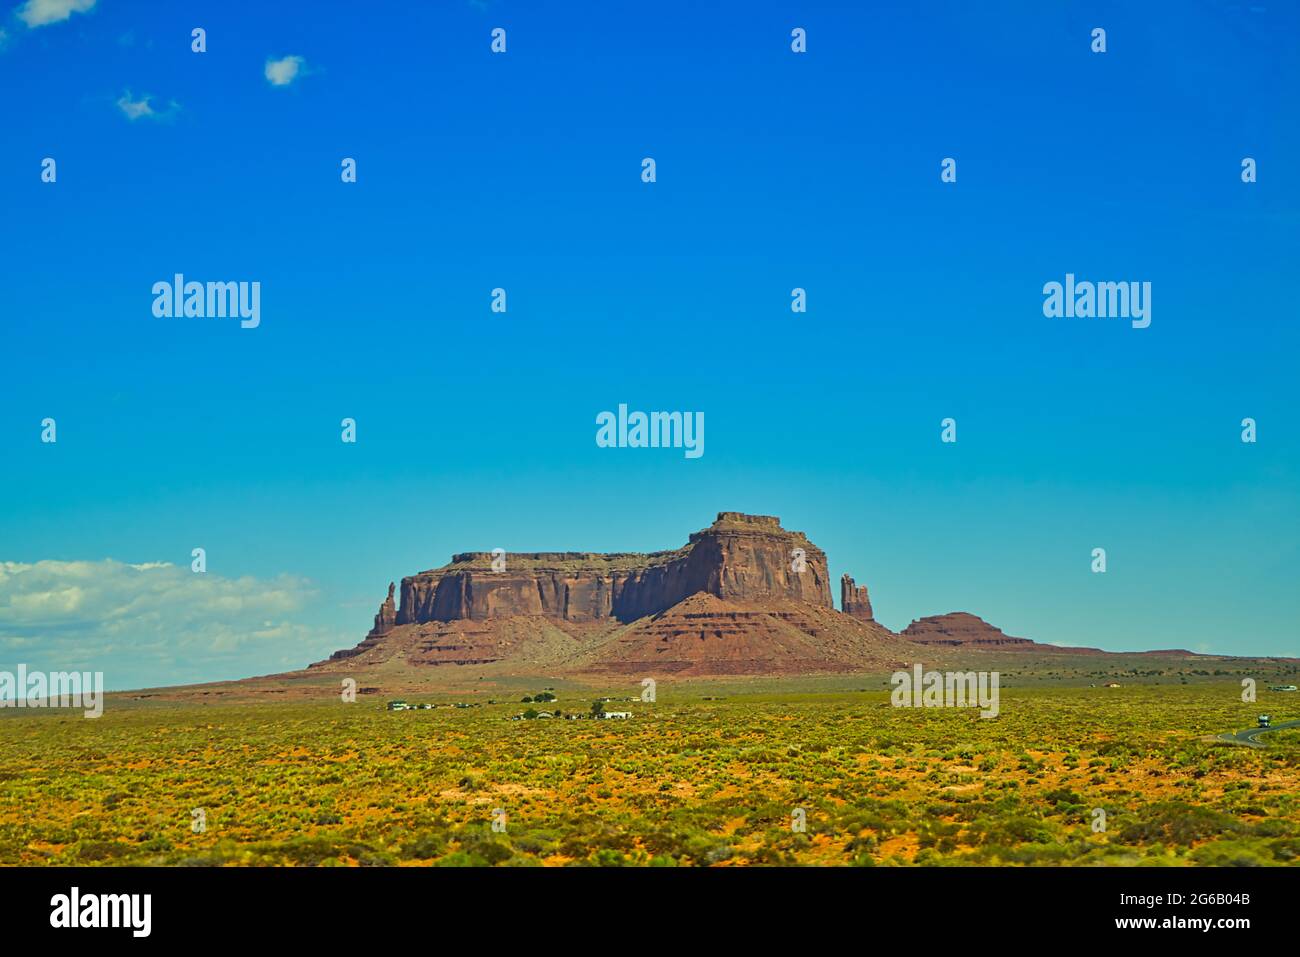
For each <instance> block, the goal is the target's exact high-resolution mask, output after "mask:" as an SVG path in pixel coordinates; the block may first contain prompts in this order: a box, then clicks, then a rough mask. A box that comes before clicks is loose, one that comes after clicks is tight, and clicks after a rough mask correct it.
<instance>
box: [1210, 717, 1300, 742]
mask: <svg viewBox="0 0 1300 957" xmlns="http://www.w3.org/2000/svg"><path fill="white" fill-rule="evenodd" d="M1283 728H1300V721H1284V722H1282V723H1281V724H1275V725H1273V726H1272V727H1270V728H1247V729H1246V730H1245V731H1229V732H1228V733H1226V734H1221V735H1219V740H1220V741H1231V742H1232V743H1233V744H1248V745H1250V746H1251V747H1252V748H1262V747H1264V742H1262V741H1256V740H1255V739H1256V738H1257V737H1259V736H1260V735H1261V734H1268V733H1269V732H1270V731H1281V730H1282V729H1283Z"/></svg>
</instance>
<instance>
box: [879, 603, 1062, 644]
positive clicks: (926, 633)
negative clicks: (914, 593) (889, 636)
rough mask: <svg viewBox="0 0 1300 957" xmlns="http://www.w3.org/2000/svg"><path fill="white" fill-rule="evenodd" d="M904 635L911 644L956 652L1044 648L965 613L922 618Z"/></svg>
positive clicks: (958, 612) (909, 627) (909, 626)
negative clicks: (981, 649) (972, 648)
mask: <svg viewBox="0 0 1300 957" xmlns="http://www.w3.org/2000/svg"><path fill="white" fill-rule="evenodd" d="M900 634H901V635H902V636H903V637H904V638H906V639H907V640H908V641H915V642H917V643H919V644H922V645H947V646H949V647H953V648H970V647H976V648H999V649H1011V648H1022V649H1028V648H1035V647H1041V646H1040V645H1038V643H1037V642H1034V641H1030V640H1029V639H1028V638H1013V637H1011V636H1010V635H1008V634H1006V633H1005V632H1004V631H1003V630H1002V629H1001V628H996V627H994V626H993V625H990V624H989V623H988V622H987V621H985V620H984V619H983V618H980V617H979V616H977V615H972V614H970V613H969V612H964V611H953V612H949V613H948V614H946V615H931V616H929V617H928V618H918V619H916V620H915V621H913V622H912V623H911V624H910V625H908V626H907V627H906V628H904V629H903V630H902V632H900Z"/></svg>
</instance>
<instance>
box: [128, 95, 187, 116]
mask: <svg viewBox="0 0 1300 957" xmlns="http://www.w3.org/2000/svg"><path fill="white" fill-rule="evenodd" d="M152 99H153V97H152V96H150V95H149V94H147V93H146V94H145V95H144V96H142V97H140V99H138V100H136V99H132V97H131V91H130V90H127V91H126V92H125V93H123V94H122V95H121V96H120V97H118V98H117V108H118V109H119V110H121V111H122V113H123V115H124V116H125V117H126V118H127V119H128V120H132V121H135V120H138V119H141V118H142V117H143V118H145V119H151V120H165V119H169V118H170V117H171V116H172V115H173V114H175V112H176V111H177V110H179V109H180V104H179V103H177V102H176V101H175V100H173V101H172V102H171V103H170V104H168V106H167V108H166V109H165V110H155V109H154V108H153V104H152V103H151V102H150V101H151V100H152Z"/></svg>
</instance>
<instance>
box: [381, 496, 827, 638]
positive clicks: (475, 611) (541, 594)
mask: <svg viewBox="0 0 1300 957" xmlns="http://www.w3.org/2000/svg"><path fill="white" fill-rule="evenodd" d="M697 592H705V593H707V594H710V595H714V596H716V597H718V598H722V599H728V600H733V599H734V600H743V601H761V600H765V599H788V600H793V601H801V602H805V603H808V604H813V605H819V606H822V607H825V608H830V607H832V603H831V593H830V584H829V579H828V574H827V568H826V555H825V553H824V552H822V550H821V549H819V548H817V547H816V546H815V545H813V544H812V543H811V542H810V541H808V539H807V537H806V536H805V535H804V534H803V533H802V532H791V531H787V530H785V529H783V528H782V527H781V523H780V520H779V519H777V518H775V517H773V516H769V515H745V514H742V513H740V512H720V513H718V518H717V520H716V521H715V522H714V523H713V524H712V525H711V526H709V527H708V528H706V529H704V530H703V531H700V532H696V533H695V534H693V535H691V536H690V541H689V543H688V544H687V545H686V546H684V547H683V548H680V549H676V550H675V551H667V552H652V553H649V554H638V553H613V554H596V553H587V552H521V553H505V554H503V555H499V556H493V555H492V554H491V553H490V552H466V553H463V554H459V555H454V556H452V560H451V564H449V565H446V566H444V567H442V568H438V569H434V570H431V571H427V572H421V573H420V574H418V575H412V576H410V577H408V578H404V579H402V588H401V604H400V606H399V607H398V610H397V614H396V619H395V622H396V624H398V625H404V624H413V623H418V622H432V621H443V622H446V621H457V620H467V619H468V620H475V621H482V620H487V619H493V618H509V617H514V616H518V615H539V616H544V617H547V618H555V619H558V620H563V621H572V622H596V621H601V620H603V619H609V618H614V619H617V620H619V621H623V622H631V621H635V620H636V619H638V618H643V617H645V616H646V615H653V614H657V613H658V612H661V611H664V610H665V609H667V608H670V607H672V606H673V605H675V604H677V603H678V602H680V601H682V600H683V599H685V598H687V597H689V596H691V595H694V594H696V593H697ZM381 614H382V611H381ZM376 626H377V627H378V626H379V621H378V620H377V621H376Z"/></svg>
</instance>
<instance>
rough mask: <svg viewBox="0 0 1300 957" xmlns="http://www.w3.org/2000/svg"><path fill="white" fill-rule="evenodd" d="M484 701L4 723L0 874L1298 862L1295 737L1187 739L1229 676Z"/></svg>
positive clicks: (1235, 691) (1249, 715)
mask: <svg viewBox="0 0 1300 957" xmlns="http://www.w3.org/2000/svg"><path fill="white" fill-rule="evenodd" d="M803 684H804V686H807V685H808V682H804V683H803ZM596 691H598V692H599V693H610V694H611V695H614V696H618V695H620V694H621V695H622V696H623V697H624V698H626V697H627V696H628V694H629V693H630V691H629V689H626V688H621V689H596ZM596 691H594V692H593V693H592V694H588V695H587V697H592V696H594V693H596ZM510 697H511V696H510V695H508V694H503V695H501V696H500V702H499V703H498V704H495V705H488V704H484V705H483V706H482V707H476V708H467V709H452V708H438V709H433V710H428V711H413V712H398V713H391V712H387V711H385V710H384V708H383V706H382V703H380V702H375V701H363V702H358V703H356V704H343V703H341V702H337V701H322V702H320V703H310V702H309V703H294V702H288V701H273V702H267V703H253V704H248V703H244V704H237V703H230V704H220V705H215V706H209V705H205V706H199V705H197V704H158V703H150V704H147V705H145V704H136V703H131V702H124V701H117V700H113V699H110V701H109V705H108V707H107V708H106V710H105V712H104V715H103V717H101V718H99V719H97V720H85V719H83V718H80V717H74V716H72V715H71V714H68V713H65V712H14V711H8V712H5V713H2V714H0V744H2V745H3V747H2V748H0V864H7V865H14V864H55V865H57V864H97V865H123V864H126V865H139V864H172V865H187V866H220V865H240V864H271V865H291V866H336V865H345V866H357V865H359V866H538V865H543V866H555V865H570V866H583V865H587V866H749V865H855V866H900V865H932V866H950V865H962V864H1010V865H1043V864H1050V865H1079V864H1082V865H1092V864H1115V865H1131V864H1161V865H1181V866H1196V865H1240V866H1253V865H1296V864H1300V737H1298V736H1297V735H1295V734H1289V733H1287V732H1276V733H1275V734H1274V735H1273V736H1272V738H1273V740H1272V741H1270V744H1269V746H1268V747H1266V748H1261V749H1253V748H1245V747H1234V746H1230V745H1223V744H1218V743H1215V742H1213V741H1212V740H1210V739H1209V737H1208V736H1210V735H1213V734H1215V733H1218V732H1221V731H1227V730H1232V729H1238V728H1244V727H1249V726H1251V725H1252V724H1253V722H1254V717H1255V712H1257V711H1258V710H1260V708H1259V707H1258V706H1254V705H1243V704H1241V703H1240V702H1239V700H1238V697H1239V688H1237V686H1236V685H1235V684H1233V683H1232V682H1231V681H1226V682H1224V683H1221V684H1216V683H1202V684H1193V685H1187V686H1182V685H1162V686H1140V685H1134V686H1128V687H1125V688H1122V689H1099V688H1038V687H1028V688H1009V689H1004V690H1003V693H1002V708H1001V714H1000V715H999V717H997V718H996V719H993V720H987V721H986V720H982V719H980V718H979V716H978V714H977V713H976V712H975V711H973V710H962V709H895V708H892V707H890V706H889V703H888V697H887V693H886V692H885V691H884V690H875V689H872V690H858V691H846V690H842V689H838V688H829V689H827V690H824V691H817V690H816V689H815V685H814V689H813V690H806V687H805V690H800V691H799V692H798V693H780V692H779V690H771V691H754V690H744V689H742V690H740V691H734V690H729V691H728V693H727V694H725V695H719V694H718V686H717V685H711V684H707V683H699V684H696V685H690V684H685V685H673V684H670V683H668V682H661V683H660V686H659V700H658V701H657V702H656V703H635V704H630V705H628V706H627V708H628V710H632V711H633V712H634V717H633V718H632V719H631V720H627V721H561V720H551V721H528V722H522V721H519V722H515V721H509V720H508V718H509V717H510V715H512V714H514V713H515V712H516V710H517V708H518V703H517V697H518V696H517V695H516V696H514V697H515V698H516V701H513V702H512V701H510V700H509V699H510ZM450 700H454V699H450ZM1275 710H1277V711H1281V710H1283V709H1275ZM1279 717H1280V716H1279V715H1277V714H1275V718H1279ZM1288 717H1289V715H1288ZM198 809H201V810H202V811H203V816H204V818H205V822H206V827H205V828H204V829H200V830H195V829H194V827H193V826H192V825H193V823H194V821H195V816H194V812H195V811H196V810H198ZM1098 809H1100V810H1101V811H1104V814H1105V821H1106V827H1105V830H1104V831H1098V830H1094V821H1095V820H1096V812H1097V811H1098ZM796 816H799V817H800V818H801V821H800V823H801V827H794V826H792V825H793V824H794V821H795V818H796ZM494 821H497V822H498V827H497V828H496V829H494V828H493V822H494ZM502 821H503V822H504V828H501V827H500V826H499V825H500V822H502Z"/></svg>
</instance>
